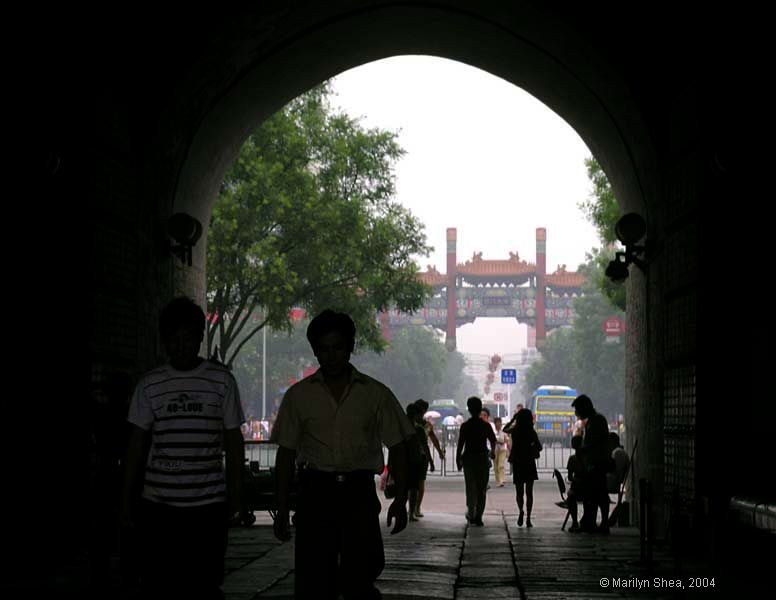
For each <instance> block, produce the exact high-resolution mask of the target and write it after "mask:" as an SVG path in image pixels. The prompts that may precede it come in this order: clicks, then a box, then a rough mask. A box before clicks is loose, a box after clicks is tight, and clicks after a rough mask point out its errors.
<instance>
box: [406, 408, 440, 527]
mask: <svg viewBox="0 0 776 600" xmlns="http://www.w3.org/2000/svg"><path fill="white" fill-rule="evenodd" d="M415 405H416V406H417V407H418V412H417V419H418V420H419V421H420V423H421V424H422V425H423V430H424V432H425V438H424V439H423V442H422V443H423V448H424V449H425V450H426V452H425V454H426V458H427V460H426V462H425V464H424V465H423V467H422V468H421V470H420V476H419V479H418V501H417V504H416V505H415V506H416V508H415V516H416V517H423V512H422V511H421V510H420V509H421V504H423V496H425V495H426V477H427V474H428V471H431V472H432V473H433V472H434V469H435V467H434V458H433V456H432V455H431V450H430V449H429V447H428V443H429V442H431V443H432V444H433V445H434V448H436V451H437V452H438V453H439V456H440V457H441V458H442V460H444V459H445V451H444V450H442V446H441V445H440V444H439V438H437V436H436V433H434V426H433V425H432V424H431V423H429V422H428V421H427V420H426V419H425V418H424V416H425V414H426V412H427V411H428V402H426V401H425V400H423V398H419V399H418V400H415ZM410 516H411V515H410Z"/></svg>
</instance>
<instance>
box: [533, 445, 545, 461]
mask: <svg viewBox="0 0 776 600" xmlns="http://www.w3.org/2000/svg"><path fill="white" fill-rule="evenodd" d="M541 452H542V449H541V448H540V447H539V444H536V443H534V442H531V458H533V459H535V460H536V459H538V458H539V455H540V454H541Z"/></svg>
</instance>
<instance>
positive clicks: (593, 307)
mask: <svg viewBox="0 0 776 600" xmlns="http://www.w3.org/2000/svg"><path fill="white" fill-rule="evenodd" d="M579 268H580V271H581V272H583V273H585V274H586V275H587V277H588V283H586V284H585V287H584V288H583V292H584V294H585V295H584V296H582V297H580V298H577V299H576V300H575V301H574V310H575V312H576V319H575V320H574V323H573V325H572V326H571V327H566V328H561V329H558V330H555V331H553V332H551V334H550V335H548V336H547V339H546V341H545V345H544V347H542V349H541V358H540V359H539V360H538V361H537V362H535V363H534V364H533V365H531V367H529V369H528V370H527V372H526V375H525V378H524V388H523V392H524V394H525V395H526V396H530V395H531V393H532V392H533V390H535V389H536V388H537V387H539V386H540V385H568V386H571V387H573V388H575V389H577V390H578V391H579V392H580V393H584V394H587V395H588V396H590V397H591V398H592V400H593V403H594V404H595V405H596V408H597V409H598V411H599V412H603V413H604V414H607V415H609V416H610V417H614V416H615V415H616V414H618V413H622V412H623V411H624V408H625V398H624V391H625V340H620V343H619V344H612V343H608V342H607V341H606V336H605V334H604V332H603V329H602V325H603V323H604V321H605V320H606V319H607V318H609V317H613V316H617V317H620V318H621V319H623V320H624V318H625V314H624V312H622V311H620V310H617V309H615V308H613V307H612V305H611V304H610V302H609V300H608V299H607V298H605V297H604V296H603V294H602V293H601V292H600V289H599V288H598V286H597V284H596V282H597V281H598V278H599V276H600V275H601V272H600V271H601V267H600V264H599V262H598V260H597V258H596V256H594V255H588V262H587V263H586V264H584V265H581V266H580V267H579ZM625 335H627V332H626V333H625Z"/></svg>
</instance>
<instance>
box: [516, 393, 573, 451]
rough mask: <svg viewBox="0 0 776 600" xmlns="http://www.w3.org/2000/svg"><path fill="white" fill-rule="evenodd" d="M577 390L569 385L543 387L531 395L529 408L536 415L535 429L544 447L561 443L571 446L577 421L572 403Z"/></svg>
mask: <svg viewBox="0 0 776 600" xmlns="http://www.w3.org/2000/svg"><path fill="white" fill-rule="evenodd" d="M577 395H578V394H577V390H575V389H573V388H570V387H568V386H567V385H541V386H539V387H538V388H536V390H535V391H534V393H533V394H531V400H530V401H529V403H528V407H527V408H530V409H531V412H533V414H534V420H535V423H534V427H535V428H536V433H537V434H539V439H540V440H541V442H542V444H543V445H548V444H552V443H553V442H560V444H561V446H570V445H571V431H572V427H573V425H574V421H576V417H575V416H574V407H573V406H571V403H572V402H573V401H574V398H576V397H577Z"/></svg>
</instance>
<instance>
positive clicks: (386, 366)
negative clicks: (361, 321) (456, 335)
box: [233, 321, 477, 415]
mask: <svg viewBox="0 0 776 600" xmlns="http://www.w3.org/2000/svg"><path fill="white" fill-rule="evenodd" d="M307 325H308V321H302V322H299V323H295V324H294V325H293V327H292V329H291V331H290V333H289V332H288V331H286V330H282V331H275V330H273V329H271V328H267V357H266V373H267V385H266V391H267V413H268V414H271V413H272V411H273V409H274V408H275V407H276V404H277V402H278V401H279V400H280V396H281V395H282V393H283V391H284V390H285V389H286V388H287V387H288V386H289V385H290V384H291V382H292V381H294V380H297V379H299V378H300V376H301V373H302V371H303V370H304V369H305V368H307V367H317V365H318V361H317V360H316V358H315V356H314V355H313V353H312V350H311V349H310V345H309V343H308V342H307V337H306V336H305V331H306V328H307ZM261 349H262V340H261V335H256V336H254V337H253V338H252V339H251V340H249V341H248V342H247V343H246V344H245V345H244V346H243V350H242V351H241V352H240V354H239V356H237V358H236V359H235V362H234V366H233V372H234V375H235V378H236V379H237V383H238V385H239V388H240V393H241V396H242V399H243V405H244V410H245V413H246V415H247V414H253V415H259V414H260V413H261V405H262V357H261ZM351 362H352V363H353V364H354V365H355V366H356V368H358V369H359V370H361V371H363V372H364V373H367V374H368V375H370V376H372V377H374V378H376V379H378V380H380V381H382V382H383V383H384V384H386V385H387V386H388V387H390V388H391V390H392V391H393V392H394V393H395V394H396V396H397V397H398V398H399V399H400V400H401V401H402V403H404V404H406V403H407V402H410V401H412V400H416V399H417V398H426V399H427V400H429V401H431V400H433V399H435V398H455V399H456V400H457V401H458V402H459V404H460V405H461V406H463V405H464V403H465V402H464V401H465V399H466V398H467V397H468V396H471V395H474V394H475V393H476V391H477V384H476V382H475V381H474V379H473V378H471V377H468V376H466V375H465V374H464V371H463V369H464V366H465V360H464V357H463V354H461V353H460V352H448V351H447V350H446V349H445V347H444V345H443V344H442V342H441V341H440V340H439V339H438V337H437V335H436V334H435V333H434V332H433V331H430V330H428V329H425V328H422V327H406V328H402V329H399V330H397V331H396V333H395V335H394V338H393V340H392V341H391V344H390V345H389V346H388V348H387V349H386V350H385V351H383V352H382V353H377V352H374V351H371V350H367V349H362V350H360V351H358V352H356V353H354V354H353V355H352V357H351Z"/></svg>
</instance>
